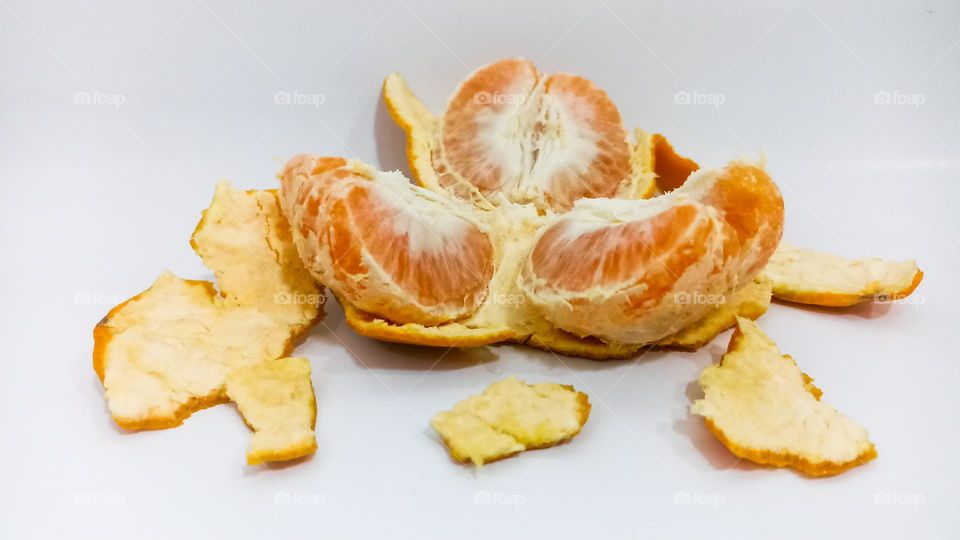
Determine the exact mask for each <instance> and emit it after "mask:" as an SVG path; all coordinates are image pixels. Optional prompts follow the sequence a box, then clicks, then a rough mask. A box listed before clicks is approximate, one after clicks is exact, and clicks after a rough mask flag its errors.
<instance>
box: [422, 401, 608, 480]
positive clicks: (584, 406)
mask: <svg viewBox="0 0 960 540" xmlns="http://www.w3.org/2000/svg"><path fill="white" fill-rule="evenodd" d="M560 386H562V387H563V388H564V389H566V390H569V391H571V392H574V393H575V394H576V395H577V412H578V413H579V417H578V419H577V424H578V425H577V429H576V431H574V432H572V433H570V435H568V436H566V437H564V438H563V439H560V440H557V441H552V442H548V443H544V444H538V445H534V446H527V445H526V444H524V443H522V442H520V441H518V440H517V439H516V438H515V437H513V435H510V434H509V433H506V432H504V431H501V430H499V429H497V428H496V427H495V426H491V425H490V424H487V423H486V422H484V421H483V419H481V418H480V417H478V416H475V415H473V414H472V413H466V412H465V413H462V414H469V415H471V416H473V417H474V418H476V419H477V420H479V421H480V422H483V423H484V424H485V425H486V426H487V427H489V428H490V429H492V430H494V431H496V432H498V433H500V434H503V435H506V436H508V437H510V438H511V439H513V440H514V441H515V442H516V443H517V444H519V445H520V446H522V447H523V448H522V449H520V450H517V451H516V452H511V453H509V454H502V455H499V456H496V457H493V458H491V459H488V460H485V461H482V462H477V461H475V460H473V459H472V458H471V457H470V456H465V455H462V454H460V453H458V452H457V451H456V450H454V446H455V445H454V444H453V443H452V442H451V441H450V439H449V438H448V437H444V436H443V434H442V433H440V431H439V430H437V429H436V428H434V432H435V433H437V434H438V435H439V436H440V439H442V440H443V446H444V447H445V448H446V449H447V451H448V453H449V454H450V457H452V458H453V459H454V460H455V461H458V462H460V463H467V462H470V463H473V465H474V466H476V467H478V468H479V467H482V466H484V465H486V464H488V463H494V462H497V461H500V460H502V459H507V458H511V457H514V456H516V455H518V454H521V453H523V452H526V451H528V450H543V449H546V448H553V447H554V446H560V445H562V444H567V443H569V442H570V441H572V440H573V438H574V437H576V436H577V435H579V434H580V432H581V431H582V430H583V426H585V425H586V424H587V420H589V419H590V412H591V410H592V409H593V406H592V405H591V404H590V397H589V396H587V394H584V393H583V392H580V391H579V390H577V389H576V388H574V387H573V385H569V384H561V385H560Z"/></svg>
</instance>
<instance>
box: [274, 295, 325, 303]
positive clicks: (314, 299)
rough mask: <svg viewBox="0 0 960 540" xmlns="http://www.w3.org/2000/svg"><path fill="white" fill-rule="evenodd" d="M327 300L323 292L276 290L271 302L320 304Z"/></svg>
mask: <svg viewBox="0 0 960 540" xmlns="http://www.w3.org/2000/svg"><path fill="white" fill-rule="evenodd" d="M326 302H327V295H325V294H323V293H302V292H292V293H291V292H278V293H276V294H274V295H273V303H274V304H280V305H284V306H291V305H294V306H302V305H312V306H322V305H323V304H325V303H326Z"/></svg>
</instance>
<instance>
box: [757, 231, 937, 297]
mask: <svg viewBox="0 0 960 540" xmlns="http://www.w3.org/2000/svg"><path fill="white" fill-rule="evenodd" d="M762 275H763V276H764V277H766V278H767V279H769V280H770V281H771V282H772V283H773V296H774V298H777V299H779V300H785V301H788V302H796V303H799V304H812V305H817V306H826V307H846V306H852V305H855V304H859V303H861V302H871V301H880V302H890V301H895V300H900V299H903V298H906V297H907V296H909V295H910V294H911V293H912V292H913V291H914V289H916V288H917V286H918V285H920V281H921V280H922V279H923V272H922V271H921V270H920V269H919V268H918V267H917V263H916V261H913V260H907V261H899V262H894V261H884V260H881V259H876V258H869V259H847V258H845V257H840V256H838V255H833V254H830V253H823V252H818V251H810V250H807V249H802V248H799V247H797V246H794V245H792V244H788V243H786V242H781V243H780V247H778V248H777V251H776V252H774V254H773V257H771V258H770V262H769V263H768V264H767V267H766V268H765V269H764V270H763V273H762Z"/></svg>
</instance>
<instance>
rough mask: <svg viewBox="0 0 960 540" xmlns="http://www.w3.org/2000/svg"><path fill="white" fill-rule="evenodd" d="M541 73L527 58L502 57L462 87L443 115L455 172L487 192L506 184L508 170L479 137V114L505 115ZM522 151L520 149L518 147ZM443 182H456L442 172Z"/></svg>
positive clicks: (446, 155) (445, 139)
mask: <svg viewBox="0 0 960 540" xmlns="http://www.w3.org/2000/svg"><path fill="white" fill-rule="evenodd" d="M539 79H540V74H539V73H538V72H537V68H536V67H534V66H533V64H532V63H530V62H528V61H526V60H516V59H512V60H503V61H501V62H497V63H495V64H492V65H490V66H487V67H485V68H483V69H481V70H479V71H477V72H476V73H475V74H474V75H473V77H471V78H470V79H468V80H467V81H466V82H465V83H463V85H462V86H461V87H460V91H459V92H457V95H456V96H454V98H453V99H452V100H451V101H450V105H449V106H448V107H447V112H446V114H444V116H443V138H442V141H441V143H442V146H443V156H444V158H445V159H446V160H447V161H448V162H449V163H451V164H452V165H453V167H454V170H455V172H456V173H458V174H459V175H461V176H462V177H463V178H464V179H465V180H467V181H468V182H470V183H471V184H473V185H474V186H476V187H477V188H478V189H479V190H480V192H481V193H483V194H484V195H488V194H490V193H493V192H495V191H497V190H498V189H500V187H501V186H502V185H503V183H504V181H505V180H506V179H505V178H504V175H505V173H506V171H504V170H503V168H502V167H501V166H500V165H499V164H498V163H497V162H496V161H491V160H490V156H489V155H487V149H486V148H485V145H484V144H482V143H481V142H480V141H479V140H478V139H479V137H478V126H477V117H478V115H480V114H481V113H482V112H491V113H493V114H502V113H504V111H505V110H506V109H508V108H511V107H513V105H514V103H513V102H515V100H517V99H525V98H526V96H528V95H530V93H531V92H532V91H533V89H534V87H536V85H537V82H538V81H539ZM518 152H519V149H518ZM440 181H441V185H448V184H451V183H452V182H453V181H452V180H451V179H449V178H445V176H444V175H443V174H441V178H440Z"/></svg>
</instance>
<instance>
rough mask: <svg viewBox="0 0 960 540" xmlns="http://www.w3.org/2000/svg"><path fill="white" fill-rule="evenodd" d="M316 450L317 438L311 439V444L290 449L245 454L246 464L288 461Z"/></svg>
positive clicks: (311, 453) (313, 452) (310, 454)
mask: <svg viewBox="0 0 960 540" xmlns="http://www.w3.org/2000/svg"><path fill="white" fill-rule="evenodd" d="M316 452H317V440H316V438H314V439H313V442H312V444H308V445H306V446H301V447H298V448H295V449H292V450H285V451H282V452H259V453H257V454H249V453H248V454H247V465H263V464H265V463H270V462H275V461H290V460H293V459H300V458H305V457H308V456H312V455H313V454H315V453H316Z"/></svg>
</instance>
